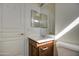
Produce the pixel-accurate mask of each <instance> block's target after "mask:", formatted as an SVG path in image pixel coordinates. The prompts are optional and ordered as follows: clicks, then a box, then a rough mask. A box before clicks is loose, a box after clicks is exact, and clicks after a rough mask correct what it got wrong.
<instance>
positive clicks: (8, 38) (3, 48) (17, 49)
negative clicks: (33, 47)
mask: <svg viewBox="0 0 79 59" xmlns="http://www.w3.org/2000/svg"><path fill="white" fill-rule="evenodd" d="M23 8H24V5H23V4H16V3H15V4H14V3H11V4H3V5H2V11H1V12H2V38H1V39H0V55H24V34H23V33H24V19H23V12H24V11H23Z"/></svg>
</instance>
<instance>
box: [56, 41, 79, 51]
mask: <svg viewBox="0 0 79 59" xmlns="http://www.w3.org/2000/svg"><path fill="white" fill-rule="evenodd" d="M56 45H57V47H59V46H61V47H64V48H68V49H71V50H74V51H78V52H79V45H76V44H71V43H67V42H61V41H57V43H56Z"/></svg>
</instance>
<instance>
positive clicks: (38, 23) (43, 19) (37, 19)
mask: <svg viewBox="0 0 79 59" xmlns="http://www.w3.org/2000/svg"><path fill="white" fill-rule="evenodd" d="M31 20H32V22H31V25H32V27H39V28H47V15H45V14H42V13H38V12H37V11H35V10H32V11H31Z"/></svg>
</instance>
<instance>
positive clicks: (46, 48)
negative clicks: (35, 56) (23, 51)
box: [39, 43, 53, 56]
mask: <svg viewBox="0 0 79 59" xmlns="http://www.w3.org/2000/svg"><path fill="white" fill-rule="evenodd" d="M39 55H40V56H52V55H53V45H52V43H49V44H46V45H43V46H40V47H39Z"/></svg>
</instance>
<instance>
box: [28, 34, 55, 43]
mask: <svg viewBox="0 0 79 59" xmlns="http://www.w3.org/2000/svg"><path fill="white" fill-rule="evenodd" d="M28 38H31V39H32V40H34V41H36V42H38V43H42V42H46V41H50V40H54V35H52V37H51V38H50V37H45V38H43V37H40V36H36V35H30V36H28Z"/></svg>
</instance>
